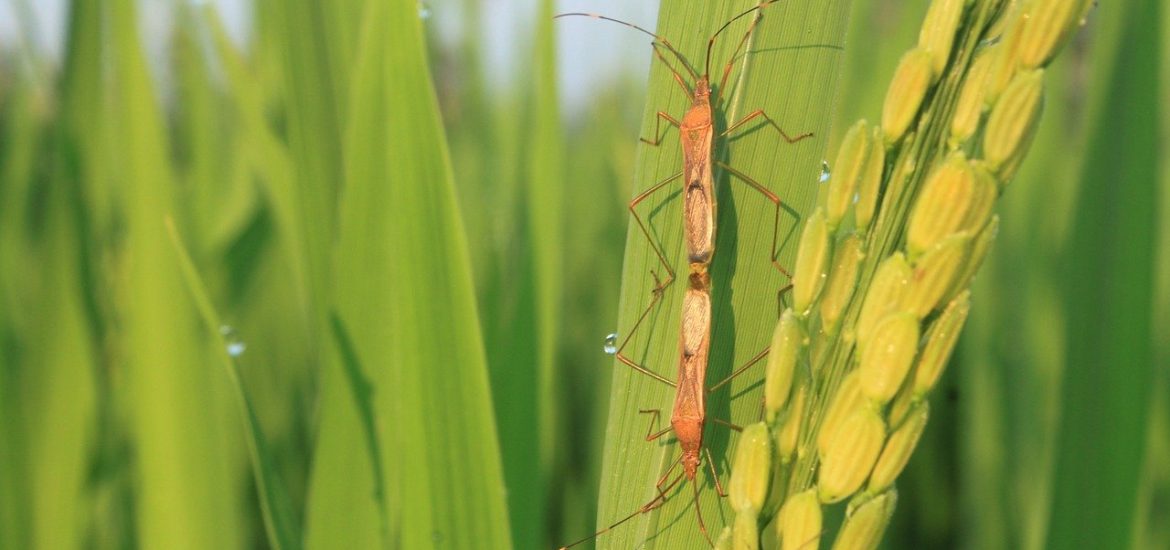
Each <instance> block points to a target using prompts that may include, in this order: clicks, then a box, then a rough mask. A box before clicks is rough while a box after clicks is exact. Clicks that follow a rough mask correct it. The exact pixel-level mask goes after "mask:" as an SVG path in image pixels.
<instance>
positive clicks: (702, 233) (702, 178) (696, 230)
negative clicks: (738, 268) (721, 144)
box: [679, 80, 718, 271]
mask: <svg viewBox="0 0 1170 550" xmlns="http://www.w3.org/2000/svg"><path fill="white" fill-rule="evenodd" d="M700 82H704V81H702V80H700ZM700 89H705V86H702V87H698V88H696V90H700ZM711 120H712V119H711V104H710V102H709V101H708V100H707V96H706V95H702V96H700V95H699V93H698V91H696V95H695V101H694V104H693V106H692V107H691V108H690V109H689V110H688V111H687V114H686V116H684V117H683V121H682V124H681V125H680V131H679V135H680V136H681V139H680V141H681V142H682V150H683V173H684V174H685V175H686V180H685V181H686V182H687V184H686V194H685V198H684V199H683V218H684V220H683V227H684V231H685V232H686V240H687V260H688V261H689V262H690V264H691V270H692V271H694V270H696V269H701V270H703V271H706V270H707V266H708V265H710V263H711V259H712V257H714V255H715V226H716V222H715V216H716V212H717V210H718V208H717V205H718V203H717V201H716V200H715V179H714V178H713V177H712V176H711V145H712V142H713V140H714V134H715V132H713V131H712V122H711Z"/></svg>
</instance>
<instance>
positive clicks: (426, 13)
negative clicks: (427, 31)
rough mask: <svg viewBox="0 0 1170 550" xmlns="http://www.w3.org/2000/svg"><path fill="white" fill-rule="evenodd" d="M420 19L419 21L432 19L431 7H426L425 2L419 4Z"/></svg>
mask: <svg viewBox="0 0 1170 550" xmlns="http://www.w3.org/2000/svg"><path fill="white" fill-rule="evenodd" d="M418 18H419V19H430V18H431V7H430V6H428V5H426V3H425V2H419V3H418Z"/></svg>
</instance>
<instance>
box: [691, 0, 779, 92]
mask: <svg viewBox="0 0 1170 550" xmlns="http://www.w3.org/2000/svg"><path fill="white" fill-rule="evenodd" d="M779 1H780V0H767V1H766V2H760V3H759V4H757V5H756V6H755V7H753V8H750V9H748V10H745V11H744V12H743V13H741V14H739V15H737V16H735V17H732V18H731V19H730V20H728V21H727V22H726V23H724V24H723V26H722V27H719V30H717V31H715V34H713V35H711V39H710V40H707V60H706V62H705V63H703V76H708V75H710V74H711V47H712V46H714V45H715V39H716V38H718V37H719V34H720V33H722V32H723V31H725V30H727V27H730V26H731V24H732V23H735V22H736V21H738V20H739V19H740V18H741V17H743V16H745V15H748V14H749V13H752V12H754V11H756V10H759V9H762V8H763V7H764V6H767V5H768V4H774V3H776V2H779Z"/></svg>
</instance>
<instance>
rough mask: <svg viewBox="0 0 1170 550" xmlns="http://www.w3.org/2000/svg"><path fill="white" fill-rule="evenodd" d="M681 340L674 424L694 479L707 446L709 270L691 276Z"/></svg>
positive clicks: (687, 471) (686, 470)
mask: <svg viewBox="0 0 1170 550" xmlns="http://www.w3.org/2000/svg"><path fill="white" fill-rule="evenodd" d="M688 282H689V285H688V288H687V293H686V295H685V296H684V297H683V323H682V335H681V338H680V339H679V348H680V349H679V363H678V380H679V384H678V389H677V391H676V392H675V397H674V412H673V413H672V414H671V417H670V426H671V428H672V429H673V430H674V433H675V436H676V437H677V438H678V441H679V446H680V447H682V463H683V472H684V473H685V474H686V476H687V479H689V480H691V481H694V479H695V475H696V473H697V471H698V469H699V463H700V458H699V453H700V452H701V451H702V448H703V424H704V423H705V420H706V411H707V405H706V400H707V390H706V388H704V387H703V381H704V378H705V376H706V372H707V358H708V356H709V354H710V351H711V292H710V289H711V280H710V278H709V277H708V276H707V274H706V273H705V272H702V273H692V274H691V276H690V277H688Z"/></svg>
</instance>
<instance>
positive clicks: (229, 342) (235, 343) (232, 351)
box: [219, 325, 248, 357]
mask: <svg viewBox="0 0 1170 550" xmlns="http://www.w3.org/2000/svg"><path fill="white" fill-rule="evenodd" d="M219 335H220V336H222V337H223V346H224V349H225V350H227V354H228V355H230V356H232V357H239V356H241V355H243V354H244V351H245V350H247V349H248V344H245V343H244V341H243V340H242V339H240V335H239V333H237V332H236V329H234V328H232V326H231V325H222V326H220V327H219Z"/></svg>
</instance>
